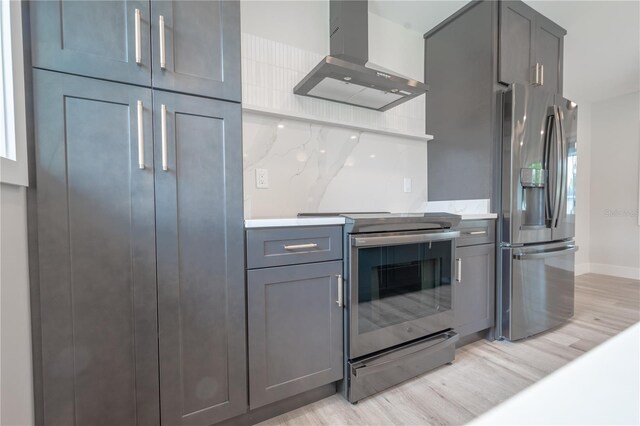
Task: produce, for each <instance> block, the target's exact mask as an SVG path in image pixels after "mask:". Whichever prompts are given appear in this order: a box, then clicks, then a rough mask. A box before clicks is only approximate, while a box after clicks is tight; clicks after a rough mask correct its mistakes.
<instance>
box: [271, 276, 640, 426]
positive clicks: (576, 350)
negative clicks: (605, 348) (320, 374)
mask: <svg viewBox="0 0 640 426" xmlns="http://www.w3.org/2000/svg"><path fill="white" fill-rule="evenodd" d="M638 321H640V282H639V281H634V280H628V279H623V278H615V277H609V276H605V275H595V274H587V275H581V276H579V277H577V278H576V299H575V316H574V317H573V319H572V320H571V321H570V322H569V323H567V324H566V325H564V326H562V327H559V328H557V329H555V330H552V331H550V332H547V333H544V334H541V335H538V336H536V337H534V338H531V339H528V340H525V341H521V342H515V343H511V342H504V341H503V342H501V341H494V342H488V341H486V340H482V341H478V342H475V343H472V344H470V345H467V346H464V347H462V348H460V349H458V350H457V351H456V360H455V362H454V363H453V365H451V366H444V367H441V368H439V369H437V370H434V371H431V372H429V373H427V374H424V375H422V376H420V377H417V378H415V379H412V380H409V381H407V382H404V383H402V384H400V385H398V386H395V387H393V388H391V389H388V390H386V391H384V392H382V393H380V394H377V395H375V396H373V397H370V398H367V399H365V400H363V401H360V403H358V404H357V405H351V404H349V403H348V402H347V401H345V400H344V399H343V398H342V397H341V396H339V395H333V396H331V397H329V398H326V399H323V400H321V401H318V402H316V403H313V404H310V405H307V406H305V407H302V408H299V409H297V410H294V411H291V412H289V413H286V414H283V415H281V416H278V417H274V418H272V419H269V420H267V421H265V422H263V423H261V425H347V424H349V425H388V424H397V425H399V424H403V425H425V424H429V425H431V424H436V425H449V424H463V423H466V422H468V421H470V420H472V419H473V418H475V417H477V416H479V415H480V414H482V413H484V412H485V411H487V410H489V409H491V408H493V407H494V406H496V405H498V404H499V403H501V402H502V401H504V400H506V399H507V398H509V397H511V396H512V395H515V394H516V393H518V392H519V391H521V390H522V389H524V388H526V387H527V386H529V385H531V384H532V383H534V382H536V381H537V380H540V379H541V378H543V377H544V376H546V375H547V374H549V373H551V372H552V371H554V370H556V369H558V368H560V367H562V366H563V365H565V364H567V363H568V362H570V361H571V360H573V359H575V358H577V357H579V356H580V355H582V354H583V353H584V352H586V351H588V350H590V349H592V348H593V347H595V346H597V345H599V344H600V343H602V342H604V341H605V340H607V339H609V338H610V337H612V336H614V335H616V334H618V333H619V332H621V331H622V330H624V329H625V328H627V327H629V326H631V325H633V324H634V323H636V322H638Z"/></svg>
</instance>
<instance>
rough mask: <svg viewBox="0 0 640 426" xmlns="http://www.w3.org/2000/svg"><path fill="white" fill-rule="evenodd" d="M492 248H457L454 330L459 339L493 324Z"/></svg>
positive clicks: (493, 264)
mask: <svg viewBox="0 0 640 426" xmlns="http://www.w3.org/2000/svg"><path fill="white" fill-rule="evenodd" d="M495 250H496V248H495V244H481V245H475V246H464V247H457V248H456V281H455V285H454V287H453V290H454V293H453V300H454V329H455V331H456V332H457V333H458V334H459V335H460V337H465V336H468V335H470V334H472V333H476V332H478V331H482V330H486V329H488V328H491V327H493V326H494V325H495V324H494V323H495V312H494V311H495Z"/></svg>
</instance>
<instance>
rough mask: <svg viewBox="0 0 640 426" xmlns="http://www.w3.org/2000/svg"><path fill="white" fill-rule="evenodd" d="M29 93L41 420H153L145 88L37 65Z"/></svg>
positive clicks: (154, 348)
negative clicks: (31, 99) (32, 130)
mask: <svg viewBox="0 0 640 426" xmlns="http://www.w3.org/2000/svg"><path fill="white" fill-rule="evenodd" d="M34 98H35V99H34V100H35V102H34V107H35V111H34V112H35V132H36V136H35V137H36V143H35V146H36V155H35V157H36V174H37V182H38V190H37V203H38V218H37V229H38V258H37V262H38V268H39V271H38V277H39V283H38V284H39V290H40V295H39V296H40V299H39V300H40V310H39V312H38V314H39V315H40V318H41V327H42V328H41V333H40V334H39V337H40V339H41V350H42V363H41V364H40V366H41V368H42V370H41V383H42V399H43V402H44V404H43V416H44V418H43V419H42V423H43V424H47V425H156V424H159V421H160V407H159V400H158V398H159V387H158V386H159V384H158V334H157V333H158V329H157V298H156V296H157V294H156V257H155V243H156V241H155V223H154V196H153V192H154V175H153V142H152V138H151V130H152V126H151V90H150V89H145V88H141V87H135V86H129V85H124V84H117V83H111V82H106V81H99V80H94V79H89V78H83V77H78V76H72V75H65V74H62V73H57V72H50V71H44V70H36V71H35V72H34ZM140 164H142V168H141V166H140ZM32 260H33V261H36V259H32Z"/></svg>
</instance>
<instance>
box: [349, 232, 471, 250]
mask: <svg viewBox="0 0 640 426" xmlns="http://www.w3.org/2000/svg"><path fill="white" fill-rule="evenodd" d="M459 236H460V231H445V232H432V233H425V234H406V235H389V236H384V237H380V236H376V237H353V238H352V239H351V245H352V246H354V247H382V246H397V245H402V244H414V243H429V242H431V241H443V240H453V239H454V238H458V237H459Z"/></svg>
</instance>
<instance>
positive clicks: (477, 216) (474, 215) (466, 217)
mask: <svg viewBox="0 0 640 426" xmlns="http://www.w3.org/2000/svg"><path fill="white" fill-rule="evenodd" d="M454 214H459V213H454ZM460 216H462V220H482V219H497V218H498V214H497V213H462V214H460Z"/></svg>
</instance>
